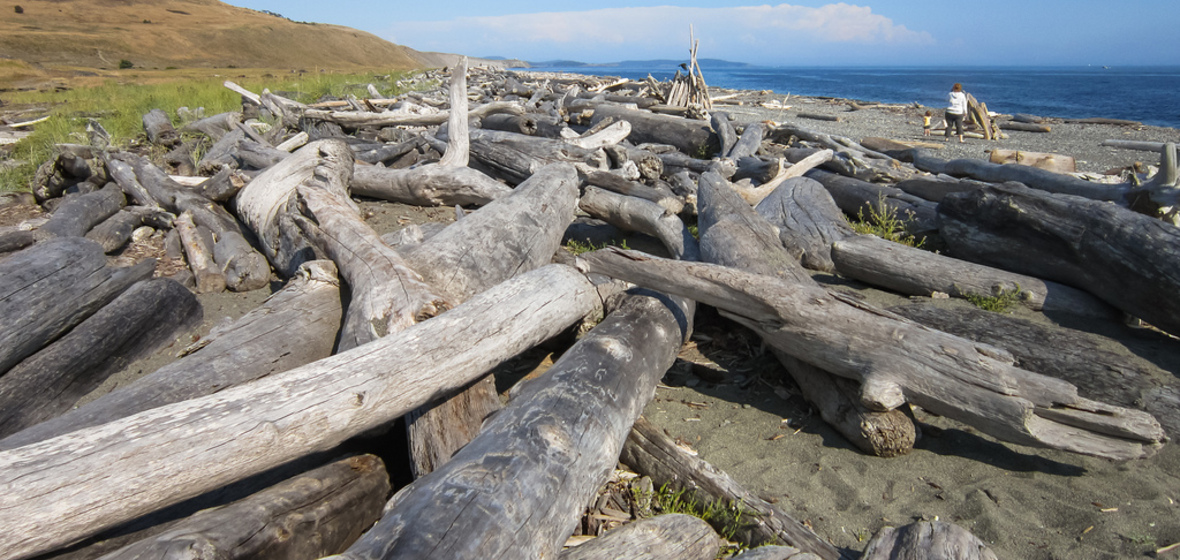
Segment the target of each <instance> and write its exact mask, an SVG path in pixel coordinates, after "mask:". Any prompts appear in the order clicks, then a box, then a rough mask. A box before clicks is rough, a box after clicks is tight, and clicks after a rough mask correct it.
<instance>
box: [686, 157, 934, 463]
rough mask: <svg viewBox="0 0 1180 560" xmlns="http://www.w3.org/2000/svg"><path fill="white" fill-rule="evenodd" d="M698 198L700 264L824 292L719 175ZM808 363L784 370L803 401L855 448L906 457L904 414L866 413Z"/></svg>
mask: <svg viewBox="0 0 1180 560" xmlns="http://www.w3.org/2000/svg"><path fill="white" fill-rule="evenodd" d="M697 194H698V203H699V205H700V209H699V215H700V217H699V219H698V221H697V225H698V227H699V228H700V238H701V258H702V260H704V261H706V262H710V263H714V264H720V265H725V266H730V267H734V268H737V269H741V270H745V271H749V272H755V273H758V274H765V275H768V276H774V277H782V278H784V279H785V280H787V281H789V282H790V283H791V284H794V285H802V286H808V287H810V288H813V289H816V290H819V289H820V288H819V285H818V284H816V283H815V282H814V281H813V280H812V279H811V276H810V275H809V274H808V273H807V272H806V271H805V270H803V267H802V266H800V264H799V262H798V261H796V260H795V259H794V258H792V256H791V255H790V254H788V253H787V251H786V250H785V249H784V247H783V244H782V243H781V242H780V241H779V239H778V237H779V235H777V233H778V232H775V231H774V228H773V226H771V225H770V223H769V222H767V221H766V220H765V219H763V218H762V216H760V215H759V214H758V213H757V212H755V211H754V209H753V208H750V206H749V205H748V204H746V203H745V202H744V201H742V200H741V198H739V197H738V195H737V193H736V192H734V191H733V189H731V188H729V185H728V184H727V182H726V181H725V179H723V178H721V176H720V175H718V174H717V173H715V172H709V173H705V174H704V175H702V176H701V181H700V188H699V190H698V193H697ZM725 313H726V311H725V310H722V314H725ZM784 354H785V355H786V357H788V358H789V357H791V354H790V353H784ZM805 361H806V360H791V359H788V360H786V361H784V362H783V365H784V366H786V369H787V372H788V373H790V374H791V375H792V376H795V375H796V374H798V375H799V377H795V381H796V383H797V384H798V385H799V387H800V389H801V390H802V391H803V395H804V397H806V398H807V399H808V400H809V401H811V402H812V403H815V406H816V407H817V408H818V409H819V410H820V411H821V412H822V413H823V417H824V420H825V421H827V422H828V423H829V424H831V425H832V427H834V428H836V429H837V430H838V431H839V432H840V433H841V434H842V435H844V437H845V438H847V439H848V440H849V441H850V442H852V443H853V445H856V446H857V447H858V448H860V449H862V450H864V451H865V452H866V453H872V454H874V455H878V456H882V457H894V456H897V455H904V454H906V453H908V452H909V451H910V450H911V449H913V446H914V441H915V438H916V431H915V430H914V425H913V422H911V421H910V420H909V418H907V417H906V416H905V415H903V414H902V413H901V411H897V410H891V411H877V412H874V411H870V410H868V409H866V408H865V407H864V406H863V405H861V404H860V403H859V402H857V400H856V399H848V398H847V394H848V393H847V391H844V390H842V388H841V386H837V385H836V384H835V383H836V381H835V379H834V378H833V377H832V376H831V375H830V374H828V373H826V372H824V371H823V370H822V369H821V368H815V367H808V365H807V364H806V363H801V362H805Z"/></svg>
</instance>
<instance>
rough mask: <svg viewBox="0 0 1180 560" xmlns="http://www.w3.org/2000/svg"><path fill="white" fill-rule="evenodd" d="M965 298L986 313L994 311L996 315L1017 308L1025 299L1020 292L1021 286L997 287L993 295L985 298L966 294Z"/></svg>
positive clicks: (993, 290)
mask: <svg viewBox="0 0 1180 560" xmlns="http://www.w3.org/2000/svg"><path fill="white" fill-rule="evenodd" d="M963 297H964V298H966V299H967V301H969V302H971V303H972V304H973V305H975V307H978V308H980V309H982V310H984V311H994V312H996V313H1006V312H1007V311H1008V310H1010V309H1012V308H1013V307H1015V306H1016V305H1017V304H1019V303H1020V300H1021V299H1023V296H1022V295H1021V291H1020V284H1017V285H1016V287H1015V288H1012V289H1004V288H1001V287H999V286H995V287H994V288H993V289H992V295H990V296H984V295H979V294H971V293H965V294H963Z"/></svg>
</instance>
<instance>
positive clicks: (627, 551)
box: [558, 513, 721, 560]
mask: <svg viewBox="0 0 1180 560" xmlns="http://www.w3.org/2000/svg"><path fill="white" fill-rule="evenodd" d="M720 547H721V539H720V538H719V537H718V536H717V532H716V531H714V530H713V528H712V527H710V526H709V524H708V523H705V522H704V521H702V520H701V518H699V517H693V516H691V515H685V514H683V513H673V514H667V515H657V516H655V517H649V518H647V519H641V520H638V521H635V522H632V523H628V524H626V525H623V526H621V527H617V528H615V529H612V530H610V531H607V533H606V534H605V535H602V536H601V537H598V538H596V539H594V540H591V541H588V542H585V543H582V544H581V545H578V546H577V547H576V548H571V549H569V550H566V551H564V552H562V553H561V555H560V556H558V558H560V560H615V559H617V558H628V559H629V560H665V559H667V558H676V559H678V560H712V559H713V558H716V557H717V550H718V549H719V548H720Z"/></svg>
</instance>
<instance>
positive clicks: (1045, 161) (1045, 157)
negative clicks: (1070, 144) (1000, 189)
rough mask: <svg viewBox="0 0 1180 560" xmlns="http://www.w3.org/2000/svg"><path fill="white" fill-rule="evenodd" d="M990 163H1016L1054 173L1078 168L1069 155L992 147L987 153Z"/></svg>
mask: <svg viewBox="0 0 1180 560" xmlns="http://www.w3.org/2000/svg"><path fill="white" fill-rule="evenodd" d="M988 161H989V162H991V163H1001V164H1006V163H1016V164H1020V165H1027V166H1030V167H1036V168H1037V169H1044V170H1046V171H1052V172H1054V173H1074V172H1076V171H1077V170H1078V165H1077V160H1075V159H1074V158H1073V157H1071V156H1064V155H1061V154H1053V153H1047V152H1026V151H1024V150H1005V149H999V148H996V149H993V150H992V151H991V154H989V155H988Z"/></svg>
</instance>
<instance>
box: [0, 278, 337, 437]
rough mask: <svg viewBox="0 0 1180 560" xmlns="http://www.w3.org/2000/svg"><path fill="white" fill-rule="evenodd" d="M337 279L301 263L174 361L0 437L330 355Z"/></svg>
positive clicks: (57, 430)
mask: <svg viewBox="0 0 1180 560" xmlns="http://www.w3.org/2000/svg"><path fill="white" fill-rule="evenodd" d="M340 316H341V303H340V285H339V281H338V280H337V278H336V268H335V267H334V266H333V265H332V263H331V262H329V261H312V262H310V263H307V264H305V265H304V266H303V267H302V268H301V269H300V270H299V273H298V274H296V275H295V277H294V278H292V279H291V280H290V281H288V282H287V285H286V286H284V287H283V289H282V290H279V291H278V292H276V293H275V294H274V295H272V296H270V298H268V299H267V300H266V302H265V303H263V304H262V305H261V306H259V307H258V308H257V309H254V310H252V311H250V312H248V313H246V314H245V315H243V316H242V317H241V318H240V319H238V320H237V321H234V322H233V323H230V324H228V325H224V326H218V327H216V328H214V329H213V332H211V333H209V334H208V335H206V336H205V337H204V338H203V339H201V340H200V341H199V342H198V343H197V344H195V345H194V346H192V347H189V348H187V349H185V350H184V351H183V352H182V354H181V357H180V358H179V359H177V360H176V361H174V362H172V363H170V364H168V365H166V366H164V367H161V368H160V369H157V370H156V371H154V372H152V373H149V374H148V375H146V376H144V377H141V378H139V379H137V380H135V381H134V382H132V383H130V384H128V385H125V386H122V387H119V388H118V389H116V390H115V391H112V392H110V393H107V394H105V395H103V396H101V397H99V398H97V399H95V400H93V401H90V402H88V403H86V404H84V405H82V406H80V407H78V408H76V409H73V410H70V411H68V412H66V413H64V414H62V415H61V416H58V417H56V418H53V419H51V420H47V421H45V422H42V423H40V424H36V425H34V426H30V427H29V428H27V429H25V430H23V431H20V432H17V433H16V434H13V435H11V436H9V437H7V438H5V439H3V440H0V449H12V448H15V447H20V446H22V445H27V444H30V443H35V442H38V441H42V440H46V439H50V438H53V437H57V436H59V435H62V434H65V433H67V432H72V431H74V430H78V429H81V428H86V427H90V426H97V425H99V424H103V423H106V422H110V421H113V420H117V419H119V418H124V417H126V416H130V415H132V414H135V413H137V412H142V411H144V410H148V409H151V408H156V407H159V406H164V405H167V404H172V403H177V402H180V401H184V400H188V399H195V398H197V397H202V396H205V395H211V394H213V393H217V392H219V391H222V390H224V389H227V388H229V387H234V386H237V385H241V384H243V383H246V382H249V381H253V380H256V379H261V378H264V377H266V376H269V375H272V374H275V373H279V372H283V371H286V370H289V369H293V368H296V367H299V366H302V365H305V364H308V363H311V362H313V361H315V360H319V359H321V358H326V357H328V356H329V355H331V354H332V348H333V346H334V344H335V342H336V336H337V333H338V332H339V330H340Z"/></svg>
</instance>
